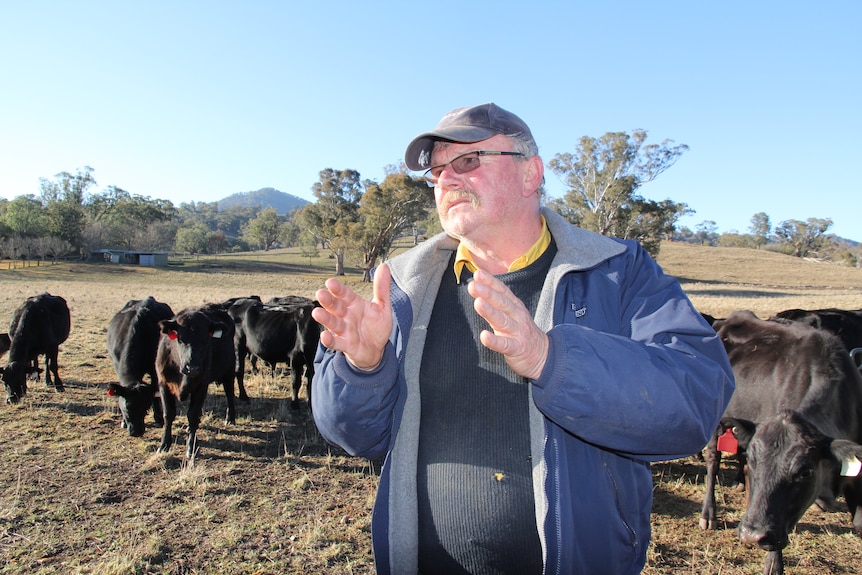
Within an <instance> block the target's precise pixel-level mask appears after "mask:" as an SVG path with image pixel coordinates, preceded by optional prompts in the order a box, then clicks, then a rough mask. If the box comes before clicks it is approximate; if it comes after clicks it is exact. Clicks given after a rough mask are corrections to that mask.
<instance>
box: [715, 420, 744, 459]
mask: <svg viewBox="0 0 862 575" xmlns="http://www.w3.org/2000/svg"><path fill="white" fill-rule="evenodd" d="M717 446H718V450H719V451H721V452H722V453H727V454H729V455H736V453H737V452H738V451H739V441H737V440H736V437H735V436H734V435H733V430H732V429H731V428H729V427H728V428H727V431H725V432H724V434H723V435H722V436H721V437H719V438H718V445H717Z"/></svg>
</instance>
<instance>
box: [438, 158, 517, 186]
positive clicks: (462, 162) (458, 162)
mask: <svg viewBox="0 0 862 575" xmlns="http://www.w3.org/2000/svg"><path fill="white" fill-rule="evenodd" d="M523 155H524V154H522V153H521V152H486V151H483V150H478V151H475V152H468V153H466V154H462V155H460V156H458V157H457V158H455V159H453V160H452V161H451V162H449V163H447V164H441V165H439V166H434V167H433V168H430V169H429V170H427V171H426V172H425V183H426V184H428V185H429V186H430V187H432V188H433V187H434V186H436V185H437V180H438V179H439V178H440V174H442V173H443V168H445V167H446V166H452V169H453V170H454V171H455V173H456V174H466V173H467V172H472V171H473V170H475V169H476V168H478V167H479V166H480V165H481V164H480V162H479V156H523Z"/></svg>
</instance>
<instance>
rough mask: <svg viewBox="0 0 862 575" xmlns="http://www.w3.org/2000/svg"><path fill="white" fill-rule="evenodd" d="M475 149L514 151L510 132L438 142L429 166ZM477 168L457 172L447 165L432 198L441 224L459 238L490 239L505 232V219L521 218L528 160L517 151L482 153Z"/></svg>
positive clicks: (444, 162) (507, 220)
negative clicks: (480, 138) (462, 141)
mask: <svg viewBox="0 0 862 575" xmlns="http://www.w3.org/2000/svg"><path fill="white" fill-rule="evenodd" d="M477 150H482V151H501V152H511V151H512V142H511V140H510V139H509V138H507V137H506V136H494V137H493V138H489V139H487V140H483V141H481V142H475V143H472V144H459V143H447V142H438V143H437V145H435V146H434V151H433V152H432V154H431V165H432V166H440V165H444V164H448V163H449V162H451V161H452V160H453V159H455V158H457V157H458V156H461V155H462V154H466V153H468V152H474V151H477ZM479 163H480V165H479V167H478V168H476V169H474V170H471V171H469V172H466V173H463V174H459V173H457V172H456V171H455V170H454V169H453V168H452V166H450V165H446V166H445V167H444V168H443V170H442V172H440V175H439V176H438V179H437V184H436V185H435V186H434V199H435V201H436V204H437V213H438V214H439V216H440V222H441V224H442V225H443V229H444V230H446V232H447V233H448V234H449V235H450V236H452V237H455V238H458V239H463V238H469V239H473V240H476V241H488V240H489V238H491V237H494V236H495V235H501V236H505V234H506V223H507V222H511V221H512V218H517V217H518V212H519V211H521V208H520V206H522V205H523V204H522V202H523V193H524V188H525V177H524V170H525V169H526V166H527V163H526V162H524V161H522V158H520V157H517V156H480V157H479Z"/></svg>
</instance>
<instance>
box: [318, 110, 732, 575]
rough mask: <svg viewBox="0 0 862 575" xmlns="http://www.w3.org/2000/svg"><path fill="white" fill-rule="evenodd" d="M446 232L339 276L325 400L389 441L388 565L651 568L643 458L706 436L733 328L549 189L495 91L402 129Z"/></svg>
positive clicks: (724, 380)
mask: <svg viewBox="0 0 862 575" xmlns="http://www.w3.org/2000/svg"><path fill="white" fill-rule="evenodd" d="M406 164H407V167H408V168H410V169H412V170H427V171H426V172H425V178H426V180H427V181H428V182H429V184H430V185H433V186H434V195H435V200H436V205H437V212H438V214H439V216H440V221H441V222H442V224H443V229H444V230H445V232H444V233H442V234H439V235H437V236H435V237H433V238H431V239H429V240H428V241H426V242H424V243H423V244H420V245H419V246H417V247H415V248H413V249H412V250H410V251H409V252H407V253H405V254H402V255H400V256H398V257H396V258H393V259H392V260H391V262H389V263H388V264H384V265H381V266H380V267H379V268H378V269H377V272H376V274H375V276H374V287H373V299H372V300H370V301H368V300H365V299H363V298H361V297H360V296H358V295H357V294H356V293H355V292H354V291H353V290H351V289H350V288H349V287H347V286H345V285H344V284H342V283H340V282H338V281H337V280H335V279H329V280H327V282H326V289H322V290H319V291H318V292H317V299H318V300H319V302H320V304H321V306H322V307H321V308H318V309H315V310H314V312H313V316H314V318H315V319H316V320H317V321H319V322H320V323H321V324H322V325H324V326H325V327H326V328H327V331H325V332H324V333H322V334H321V337H320V340H321V344H322V345H321V348H320V351H319V353H318V357H317V360H316V363H317V364H318V365H317V371H316V375H315V381H314V385H313V386H312V389H313V394H314V400H313V402H314V418H315V420H316V422H317V425H318V428H319V429H320V432H321V433H322V434H323V436H324V437H325V438H326V439H327V440H328V441H331V442H333V443H335V444H337V445H340V446H341V447H343V448H344V449H345V450H347V451H348V452H349V453H351V454H354V455H361V456H365V457H369V458H377V457H382V456H385V457H386V462H385V464H384V467H383V469H382V471H381V476H380V485H379V488H378V495H377V500H376V503H375V508H374V513H373V518H372V538H373V547H374V557H375V564H376V567H377V570H378V572H379V573H395V574H402V573H417V572H419V573H447V574H451V573H517V574H524V573H543V572H544V573H602V574H617V573H619V574H627V573H638V572H639V571H640V570H641V569H642V568H643V566H644V564H645V561H646V550H647V545H648V543H649V537H650V508H651V505H652V476H651V474H650V468H649V463H650V462H651V461H657V460H662V459H672V458H677V457H682V456H685V455H689V454H691V453H694V452H696V451H698V450H699V449H700V448H701V447H703V445H705V444H706V442H707V441H708V439H709V437H710V435H711V434H712V433H713V432H714V431H715V429H716V425H717V423H718V420H719V418H720V416H721V414H722V412H723V411H724V408H725V405H726V404H727V402H728V400H729V399H730V395H731V393H732V390H733V379H732V377H733V376H732V372H731V369H730V365H729V362H728V360H727V356H726V354H725V352H724V348H723V346H722V344H721V342H720V341H719V340H718V339H717V338H716V335H715V332H714V331H713V330H712V329H711V328H710V326H709V325H707V324H706V323H705V322H704V321H703V320H702V318H701V316H700V314H698V313H697V312H696V311H695V309H694V308H693V307H692V305H691V303H690V302H689V300H688V299H687V298H686V296H685V295H684V293H683V292H682V290H681V289H680V287H679V285H678V283H677V282H676V281H675V280H673V279H672V278H670V277H667V276H665V275H663V273H662V272H661V270H660V268H659V267H658V265H657V264H656V263H655V262H654V261H653V260H652V259H650V258H649V257H648V255H647V254H646V252H645V251H644V250H643V249H642V248H641V247H640V246H639V245H638V244H637V243H635V242H631V241H622V240H617V239H612V238H607V237H604V236H601V235H598V234H594V233H591V232H587V231H584V230H582V229H580V228H577V227H574V226H571V225H570V224H568V223H566V222H565V221H564V220H563V219H562V218H561V217H560V216H558V215H557V214H555V213H553V212H552V211H549V210H547V209H543V208H542V207H541V201H540V187H541V185H542V181H543V177H544V167H543V162H542V160H541V158H540V157H539V156H538V149H537V147H536V144H535V142H534V140H533V137H532V134H531V132H530V129H529V128H528V127H527V125H526V124H524V122H523V121H522V120H521V119H520V118H518V117H517V116H515V115H514V114H512V113H510V112H507V111H506V110H503V109H502V108H500V107H498V106H496V105H494V104H483V105H480V106H474V107H469V108H460V109H457V110H454V111H452V112H450V113H449V114H447V115H446V116H444V117H443V119H442V120H441V121H440V123H439V124H438V126H437V128H436V129H434V130H433V131H431V132H427V133H424V134H421V135H420V136H418V137H417V138H415V139H414V140H413V141H412V142H411V143H410V145H409V146H408V147H407V153H406Z"/></svg>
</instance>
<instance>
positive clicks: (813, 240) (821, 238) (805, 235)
mask: <svg viewBox="0 0 862 575" xmlns="http://www.w3.org/2000/svg"><path fill="white" fill-rule="evenodd" d="M831 227H832V219H831V218H808V219H807V220H805V221H804V222H803V221H800V220H785V221H783V222H781V223H780V224H778V225H777V226H776V227H775V230H774V232H773V233H774V234H775V237H776V238H777V239H778V243H780V244H782V245H783V246H785V247H786V248H788V251H789V252H790V253H791V254H793V255H794V256H796V257H800V258H804V257H809V256H813V255H822V254H823V252H825V251H827V249H828V248H829V247H830V246H831V244H832V241H831V240H830V239H829V238H828V237H826V235H825V234H826V232H827V231H828V230H829V228H831Z"/></svg>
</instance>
